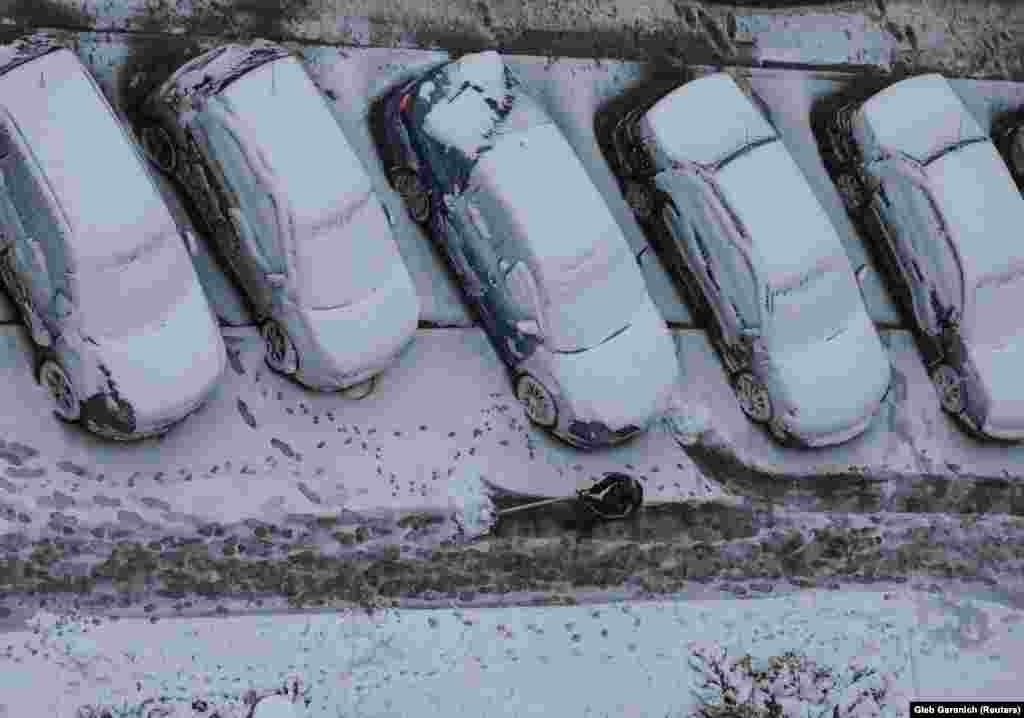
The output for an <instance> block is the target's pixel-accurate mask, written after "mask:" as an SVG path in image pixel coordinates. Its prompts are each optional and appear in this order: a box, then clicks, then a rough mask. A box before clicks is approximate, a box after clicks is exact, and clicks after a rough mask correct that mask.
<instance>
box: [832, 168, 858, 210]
mask: <svg viewBox="0 0 1024 718" xmlns="http://www.w3.org/2000/svg"><path fill="white" fill-rule="evenodd" d="M835 185H836V191H837V192H838V193H839V198H840V199H841V200H842V201H843V206H845V207H846V211H847V212H849V213H850V214H853V215H855V216H856V215H857V214H858V213H859V212H860V211H861V210H862V209H863V208H864V188H863V187H862V186H861V184H860V182H859V181H858V180H857V178H856V177H854V175H853V173H852V172H843V173H841V174H839V175H837V176H836V180H835Z"/></svg>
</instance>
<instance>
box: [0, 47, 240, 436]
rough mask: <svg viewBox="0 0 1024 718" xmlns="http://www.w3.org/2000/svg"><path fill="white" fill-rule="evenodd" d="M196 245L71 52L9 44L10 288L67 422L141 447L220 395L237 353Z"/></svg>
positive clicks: (2, 190)
mask: <svg viewBox="0 0 1024 718" xmlns="http://www.w3.org/2000/svg"><path fill="white" fill-rule="evenodd" d="M193 239H194V238H193V237H191V236H189V235H187V233H186V232H185V231H184V230H182V229H181V228H180V227H178V226H177V225H176V224H175V222H174V220H173V218H172V216H171V214H170V212H169V210H168V208H167V205H166V204H165V202H164V199H163V197H162V196H161V194H160V192H159V190H158V188H157V185H156V184H155V182H154V176H153V175H151V174H150V170H149V168H148V163H147V162H146V159H145V157H144V156H143V154H142V153H141V151H140V149H139V147H138V145H137V144H136V143H135V141H134V139H133V138H132V137H131V135H130V134H129V133H128V131H127V129H126V128H125V127H124V126H123V125H122V124H121V122H120V120H119V119H118V118H117V116H116V115H115V113H114V111H113V109H112V108H111V106H110V104H109V103H108V102H107V100H106V99H105V98H104V96H103V93H102V92H101V91H100V89H99V87H98V86H97V84H96V83H95V81H94V80H93V78H92V77H91V76H90V74H89V72H88V70H86V68H85V67H84V66H83V65H82V63H81V62H80V60H79V59H78V57H77V56H76V55H75V54H74V53H73V52H72V51H71V50H69V49H66V48H63V47H60V46H59V45H56V44H53V43H51V42H50V41H48V40H47V39H46V38H45V37H40V36H33V37H31V38H28V39H24V40H21V41H18V42H16V43H14V44H13V45H8V46H5V47H2V48H0V280H2V283H3V285H4V287H5V289H6V290H7V292H8V293H9V295H10V296H11V298H12V299H13V301H14V303H15V304H16V306H17V307H18V309H19V311H20V313H21V315H22V317H23V318H24V320H25V324H26V325H27V327H28V329H29V332H30V334H31V337H32V340H33V343H34V344H35V345H36V346H37V347H38V349H39V350H40V357H41V361H40V364H39V379H40V382H41V383H42V385H43V386H44V387H45V388H46V390H47V392H48V394H49V396H50V398H51V400H52V401H53V404H54V410H55V412H56V413H57V415H58V416H60V417H61V418H63V419H65V420H68V421H80V422H81V423H82V424H83V425H84V426H85V427H86V428H88V429H90V430H91V431H93V432H95V433H98V434H101V435H104V436H108V437H111V438H116V439H135V438H142V437H146V436H153V435H157V434H160V433H163V432H165V431H167V430H168V429H170V427H171V426H173V425H174V424H176V423H177V422H179V421H181V420H182V419H184V418H185V417H186V416H188V415H189V414H190V413H192V412H193V411H195V410H196V409H198V408H199V407H200V406H201V405H202V404H203V403H204V401H205V400H206V399H207V398H208V397H209V396H210V394H211V393H212V392H213V391H214V389H215V388H216V386H217V383H218V381H219V379H220V377H221V374H222V373H223V371H224V367H225V366H226V353H225V349H224V342H223V340H222V338H221V335H220V331H219V329H218V327H217V323H216V320H215V319H214V316H213V313H212V312H211V310H210V307H209V304H208V303H207V299H206V296H205V294H204V292H203V289H202V286H201V285H200V283H199V280H198V277H197V276H196V272H195V269H194V267H193V265H192V262H191V258H190V251H189V250H190V249H191V247H192V245H191V242H192V240H193Z"/></svg>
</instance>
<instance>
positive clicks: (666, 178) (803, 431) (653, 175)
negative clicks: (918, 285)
mask: <svg viewBox="0 0 1024 718" xmlns="http://www.w3.org/2000/svg"><path fill="white" fill-rule="evenodd" d="M751 93H752V90H750V89H749V88H741V87H740V85H738V84H737V82H736V81H735V80H734V79H733V78H732V77H731V76H730V75H728V74H726V73H716V74H712V75H708V76H705V77H702V78H700V79H697V80H693V81H691V82H688V83H686V84H684V85H682V86H680V87H678V88H676V89H675V90H673V91H671V92H669V93H668V94H666V95H663V96H661V97H658V98H654V99H653V100H651V101H650V102H649V103H647V104H641V105H640V106H637V107H635V108H633V109H631V110H630V111H628V112H626V113H625V114H623V115H622V116H621V117H619V118H617V120H610V119H606V120H605V122H604V126H606V127H608V128H609V129H610V136H609V137H607V138H606V140H608V143H607V144H608V145H609V154H610V157H609V160H610V164H611V165H612V169H613V172H614V173H615V174H616V175H617V176H618V177H619V180H620V183H621V185H622V189H623V193H624V195H625V197H626V200H627V203H628V204H629V205H630V207H631V208H632V210H633V212H634V213H635V215H636V217H637V219H638V220H639V221H640V223H641V224H642V225H643V226H644V227H645V228H646V229H647V230H648V231H649V234H650V236H651V240H652V243H653V244H654V245H655V246H656V247H657V248H658V249H659V250H660V254H661V255H662V256H663V257H664V258H665V261H666V266H667V267H668V268H669V270H670V272H671V273H672V274H673V275H674V278H675V280H676V282H677V283H678V284H679V285H681V288H682V290H683V293H684V298H685V299H686V300H687V302H688V304H689V306H690V307H691V308H692V309H693V310H694V312H695V315H696V317H697V319H698V321H699V322H700V323H701V324H702V325H706V326H707V327H708V334H709V337H710V339H711V341H712V343H713V345H714V346H715V347H716V349H717V351H718V353H719V354H720V356H721V358H722V362H723V364H724V366H725V368H726V370H727V371H728V373H729V375H730V378H731V382H732V385H733V388H734V390H735V392H736V396H737V399H738V400H739V404H740V407H741V408H742V409H743V412H744V413H745V414H746V415H747V416H748V417H749V418H750V419H752V420H754V421H755V422H758V423H762V424H765V425H766V426H767V427H768V428H769V429H770V430H771V431H772V433H773V434H774V435H775V436H776V437H777V438H778V439H780V440H781V441H783V442H786V443H795V444H802V445H806V446H824V445H830V444H837V443H841V442H843V441H847V440H849V439H851V438H853V437H855V436H857V435H858V434H860V433H862V432H863V431H864V430H865V429H866V428H867V427H868V425H869V424H870V422H871V419H872V417H873V416H874V414H875V413H876V410H877V409H878V407H879V405H880V403H881V401H882V400H883V398H884V397H885V395H886V393H887V391H888V389H889V385H890V379H891V371H892V370H891V366H890V364H889V360H888V357H887V355H886V352H885V350H884V348H883V347H882V344H881V341H880V340H879V337H878V333H877V332H876V330H875V327H874V324H873V323H872V321H871V319H870V318H869V316H868V314H867V311H866V309H865V307H864V302H863V299H862V297H861V294H860V290H859V289H858V286H857V282H856V279H855V277H854V275H853V272H852V270H851V268H850V263H849V259H848V258H847V256H846V253H845V251H844V249H843V246H842V242H841V241H840V239H839V236H838V234H837V233H836V230H835V228H834V227H833V225H832V223H831V221H830V220H829V217H828V215H827V214H826V213H825V210H824V209H823V208H822V206H821V204H820V203H819V202H818V200H817V198H816V197H815V195H814V192H813V190H812V189H811V187H810V185H809V184H808V183H807V180H806V179H805V177H804V175H803V174H802V173H801V171H800V168H799V167H798V166H797V165H796V163H795V162H794V161H793V158H792V157H791V156H790V154H789V151H788V150H787V149H786V147H785V146H784V145H783V143H782V141H781V140H780V139H779V136H778V134H777V133H776V131H775V129H774V128H773V127H772V125H771V123H770V122H769V121H768V119H767V118H766V117H765V116H764V114H763V113H762V112H761V111H760V110H759V109H758V107H757V105H756V104H755V100H754V98H753V97H752V95H751Z"/></svg>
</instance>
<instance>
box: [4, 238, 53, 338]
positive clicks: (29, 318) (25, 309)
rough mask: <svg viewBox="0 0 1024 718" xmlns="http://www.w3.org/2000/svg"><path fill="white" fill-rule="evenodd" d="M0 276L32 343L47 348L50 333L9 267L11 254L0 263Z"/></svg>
mask: <svg viewBox="0 0 1024 718" xmlns="http://www.w3.org/2000/svg"><path fill="white" fill-rule="evenodd" d="M0 274H2V275H3V278H2V281H3V284H4V286H6V287H7V288H8V290H9V291H10V294H11V299H13V300H14V303H15V304H16V305H17V307H18V310H19V311H20V312H21V315H22V317H23V318H24V320H25V326H26V327H27V328H28V331H29V334H30V335H31V336H32V341H33V342H35V343H36V345H37V346H41V347H48V346H50V344H51V341H50V331H49V330H48V329H47V328H46V325H45V324H43V320H42V319H40V318H39V314H37V313H36V310H35V309H33V308H32V301H31V299H29V294H28V291H27V290H26V289H25V285H24V284H22V282H21V280H20V279H18V276H17V275H16V274H15V273H14V269H13V268H12V267H11V254H10V252H8V253H7V254H6V255H4V258H3V261H2V262H0Z"/></svg>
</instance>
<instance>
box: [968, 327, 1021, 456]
mask: <svg viewBox="0 0 1024 718" xmlns="http://www.w3.org/2000/svg"><path fill="white" fill-rule="evenodd" d="M968 353H969V354H970V357H971V363H972V364H973V365H974V368H975V370H976V371H977V373H978V379H979V380H980V382H981V389H982V391H983V392H984V393H985V399H986V401H987V404H988V411H987V414H986V416H985V424H986V429H987V430H989V431H991V432H992V433H998V434H1000V435H1007V436H1009V435H1014V436H1016V437H1020V438H1024V382H1021V381H1020V367H1021V365H1022V363H1024V336H1021V335H1018V336H1016V337H1013V338H1011V339H1010V340H1009V341H1006V342H1004V343H1002V344H1000V345H999V346H984V347H979V346H968Z"/></svg>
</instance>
